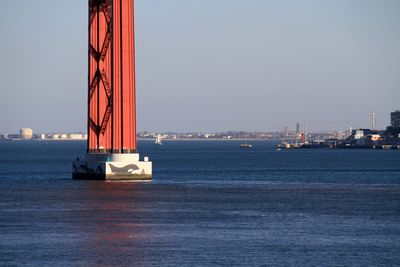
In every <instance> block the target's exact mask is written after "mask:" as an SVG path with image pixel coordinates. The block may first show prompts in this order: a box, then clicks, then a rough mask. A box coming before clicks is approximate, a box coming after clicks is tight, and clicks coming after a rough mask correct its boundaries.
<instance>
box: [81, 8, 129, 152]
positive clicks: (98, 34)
mask: <svg viewBox="0 0 400 267" xmlns="http://www.w3.org/2000/svg"><path fill="white" fill-rule="evenodd" d="M135 151H136V100H135V39H134V0H89V79H88V152H89V153H133V152H135Z"/></svg>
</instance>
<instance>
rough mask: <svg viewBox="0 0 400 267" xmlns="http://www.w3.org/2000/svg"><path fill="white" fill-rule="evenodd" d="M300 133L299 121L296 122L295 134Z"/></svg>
mask: <svg viewBox="0 0 400 267" xmlns="http://www.w3.org/2000/svg"><path fill="white" fill-rule="evenodd" d="M299 133H300V123H296V134H299Z"/></svg>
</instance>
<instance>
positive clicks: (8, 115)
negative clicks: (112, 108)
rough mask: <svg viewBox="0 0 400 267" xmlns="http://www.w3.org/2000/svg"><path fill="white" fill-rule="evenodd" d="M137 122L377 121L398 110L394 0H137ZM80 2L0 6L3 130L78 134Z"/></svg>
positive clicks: (81, 124) (398, 18) (192, 127)
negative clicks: (21, 129)
mask: <svg viewBox="0 0 400 267" xmlns="http://www.w3.org/2000/svg"><path fill="white" fill-rule="evenodd" d="M136 29H137V32H136V38H137V95H138V130H150V131H169V130H170V131H224V130H273V129H282V128H283V127H284V126H289V127H291V128H294V127H295V123H296V122H300V123H301V124H302V125H303V124H307V127H308V128H309V129H316V130H317V129H344V128H348V127H350V126H352V127H369V126H370V114H371V112H372V111H375V112H376V113H377V119H378V126H379V127H382V128H383V127H385V126H386V125H387V124H388V123H389V113H390V112H391V111H393V110H395V109H400V49H399V48H400V1H397V0H392V1H391V0H375V1H371V0H331V1H326V0H304V1H300V0H292V1H287V0H275V1H269V0H246V1H244V0H242V1H239V0H218V1H216V0H151V1H149V0H136ZM86 35H87V1H86V0H70V1H61V0H35V1H31V0H12V1H4V3H2V6H1V9H0V36H1V42H0V133H5V132H16V131H17V130H18V129H19V128H21V127H32V128H33V129H34V131H35V132H57V131H60V132H71V131H86V129H85V126H86V107H85V104H86V90H87V88H86V83H87V82H86V77H87V67H86V64H87V36H86Z"/></svg>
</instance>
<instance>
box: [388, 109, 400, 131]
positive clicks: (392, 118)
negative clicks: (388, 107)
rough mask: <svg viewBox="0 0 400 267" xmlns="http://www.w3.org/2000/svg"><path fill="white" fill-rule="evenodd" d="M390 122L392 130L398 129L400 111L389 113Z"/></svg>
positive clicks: (399, 125) (399, 126)
mask: <svg viewBox="0 0 400 267" xmlns="http://www.w3.org/2000/svg"><path fill="white" fill-rule="evenodd" d="M390 121H391V124H392V127H393V128H395V129H398V128H400V110H396V111H395V112H392V113H390Z"/></svg>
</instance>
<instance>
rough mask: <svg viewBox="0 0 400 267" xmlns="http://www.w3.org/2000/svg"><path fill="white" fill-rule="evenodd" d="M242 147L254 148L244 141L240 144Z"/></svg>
mask: <svg viewBox="0 0 400 267" xmlns="http://www.w3.org/2000/svg"><path fill="white" fill-rule="evenodd" d="M240 147H241V148H252V147H253V145H250V144H247V143H244V144H240Z"/></svg>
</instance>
